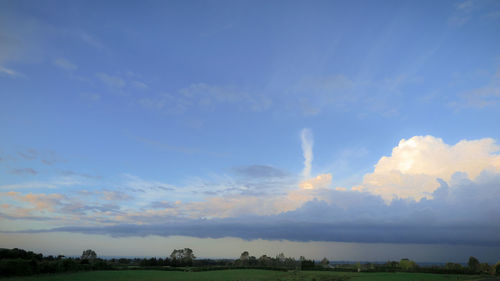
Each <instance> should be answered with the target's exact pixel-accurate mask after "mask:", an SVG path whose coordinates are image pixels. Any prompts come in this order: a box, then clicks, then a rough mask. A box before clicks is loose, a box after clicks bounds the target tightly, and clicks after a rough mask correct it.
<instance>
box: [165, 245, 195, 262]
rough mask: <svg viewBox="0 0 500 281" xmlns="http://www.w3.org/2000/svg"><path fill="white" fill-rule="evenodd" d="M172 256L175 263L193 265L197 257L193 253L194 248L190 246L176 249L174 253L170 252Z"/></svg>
mask: <svg viewBox="0 0 500 281" xmlns="http://www.w3.org/2000/svg"><path fill="white" fill-rule="evenodd" d="M170 258H171V259H172V264H173V265H184V266H186V265H188V266H191V265H192V264H193V260H194V259H196V257H195V256H194V254H193V250H191V249H189V248H184V249H179V250H177V249H175V250H174V251H173V252H172V254H170Z"/></svg>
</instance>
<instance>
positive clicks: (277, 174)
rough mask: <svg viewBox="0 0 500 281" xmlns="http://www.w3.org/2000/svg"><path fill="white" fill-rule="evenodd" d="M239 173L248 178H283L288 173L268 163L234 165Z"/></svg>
mask: <svg viewBox="0 0 500 281" xmlns="http://www.w3.org/2000/svg"><path fill="white" fill-rule="evenodd" d="M233 170H234V171H235V172H236V174H237V175H239V176H242V177H246V178H282V177H285V176H287V175H288V174H287V173H286V172H284V171H282V170H280V169H278V168H275V167H271V166H266V165H250V166H239V167H234V168H233Z"/></svg>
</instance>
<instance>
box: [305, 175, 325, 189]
mask: <svg viewBox="0 0 500 281" xmlns="http://www.w3.org/2000/svg"><path fill="white" fill-rule="evenodd" d="M331 184H332V175H331V174H321V175H318V176H316V177H315V178H311V179H307V180H304V181H302V182H301V183H300V184H299V186H300V187H301V188H303V189H317V188H326V187H329V186H330V185H331Z"/></svg>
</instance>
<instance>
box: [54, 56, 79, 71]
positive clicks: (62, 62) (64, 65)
mask: <svg viewBox="0 0 500 281" xmlns="http://www.w3.org/2000/svg"><path fill="white" fill-rule="evenodd" d="M52 63H53V64H54V65H55V66H57V67H59V68H61V69H63V70H66V71H74V70H77V69H78V66H77V65H75V64H74V63H72V62H70V61H69V60H67V59H65V58H57V59H55V60H54V61H53V62H52Z"/></svg>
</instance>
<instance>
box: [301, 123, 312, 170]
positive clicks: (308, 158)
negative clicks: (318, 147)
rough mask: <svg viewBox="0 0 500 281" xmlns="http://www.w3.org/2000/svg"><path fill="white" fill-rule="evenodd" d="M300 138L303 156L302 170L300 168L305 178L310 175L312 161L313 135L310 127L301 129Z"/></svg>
mask: <svg viewBox="0 0 500 281" xmlns="http://www.w3.org/2000/svg"><path fill="white" fill-rule="evenodd" d="M300 139H301V141H302V155H303V156H304V170H302V175H303V176H304V177H305V178H310V177H311V168H312V161H313V151H312V149H313V145H314V140H313V135H312V131H311V130H310V129H302V131H301V132H300Z"/></svg>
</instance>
